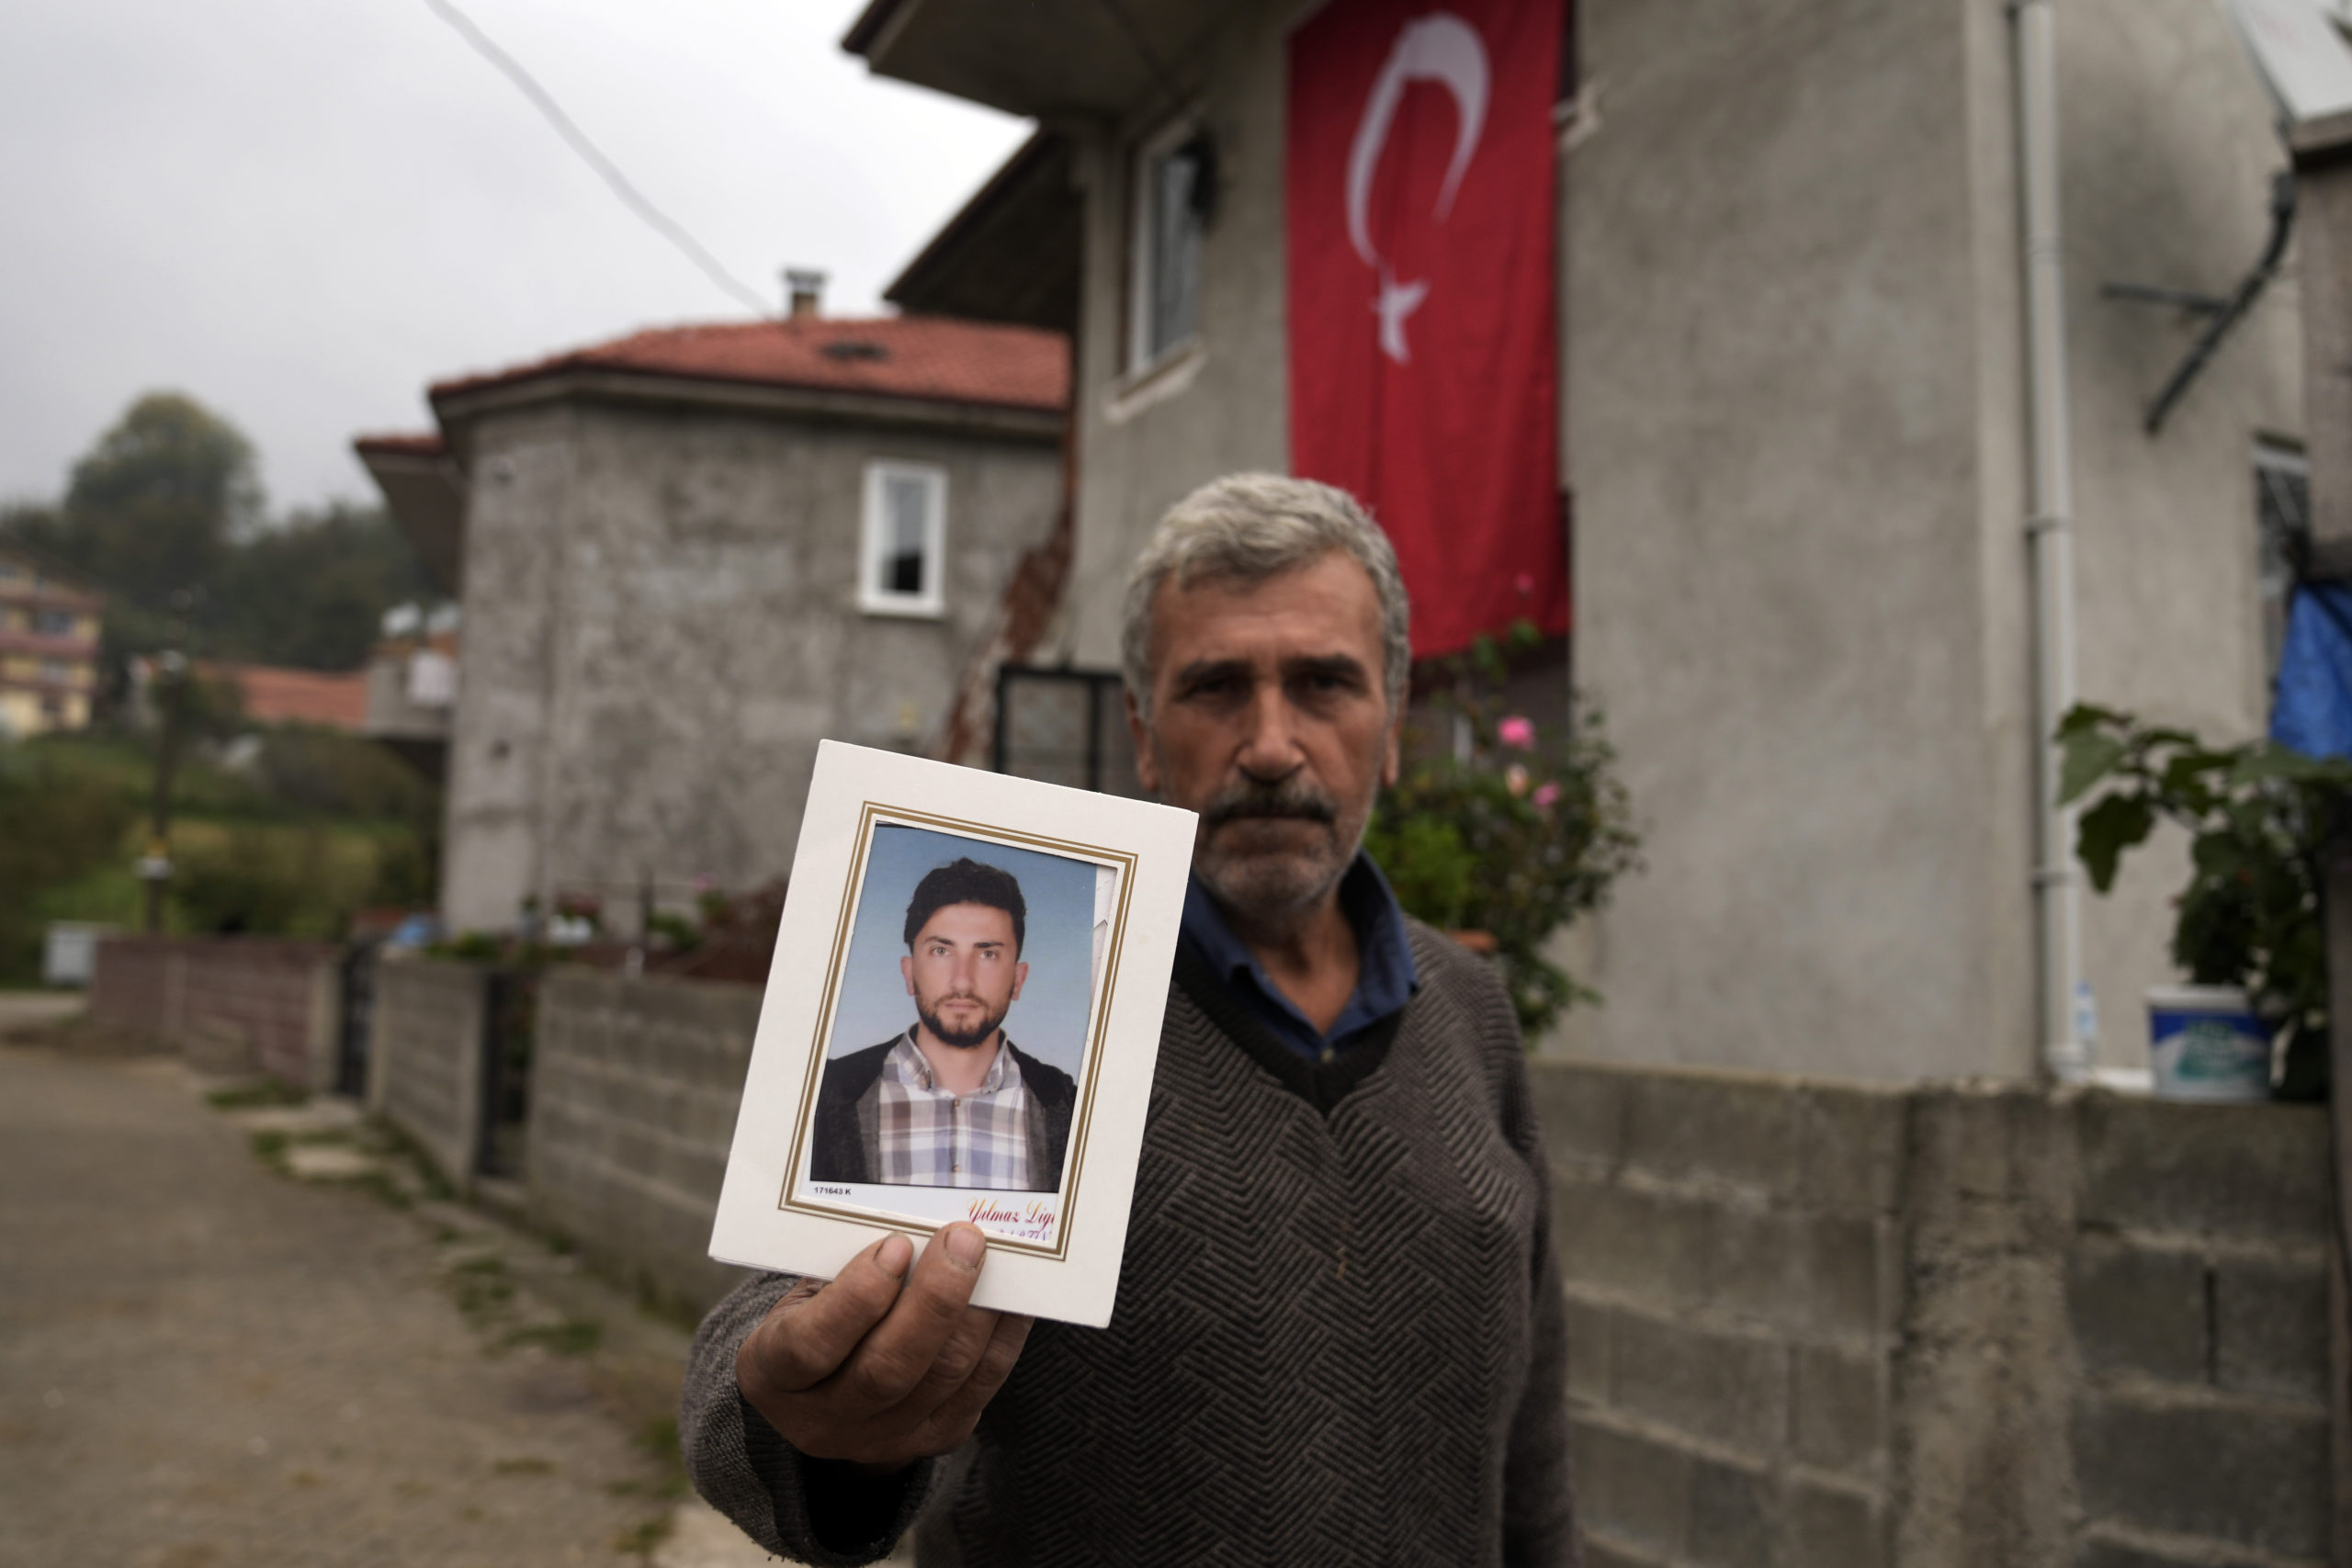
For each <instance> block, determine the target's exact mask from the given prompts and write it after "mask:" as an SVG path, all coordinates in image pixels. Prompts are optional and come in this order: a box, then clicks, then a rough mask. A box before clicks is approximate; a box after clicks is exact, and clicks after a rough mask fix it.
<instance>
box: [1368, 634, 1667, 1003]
mask: <svg viewBox="0 0 2352 1568" xmlns="http://www.w3.org/2000/svg"><path fill="white" fill-rule="evenodd" d="M1511 640H1512V644H1513V646H1514V647H1528V646H1532V644H1533V643H1534V642H1535V641H1536V640H1537V639H1536V637H1535V633H1534V631H1533V628H1532V627H1528V626H1520V627H1517V628H1514V631H1513V633H1512V639H1511ZM1448 673H1449V675H1450V676H1451V678H1452V682H1453V684H1452V686H1451V688H1450V689H1449V690H1448V691H1446V692H1445V693H1444V694H1442V695H1441V696H1440V697H1439V698H1438V699H1437V700H1436V701H1435V702H1433V703H1432V704H1431V705H1430V709H1431V714H1432V716H1434V717H1436V718H1438V719H1439V720H1440V721H1441V723H1442V725H1443V727H1444V728H1445V729H1446V730H1449V731H1453V730H1456V729H1459V730H1461V731H1462V732H1463V734H1464V736H1465V738H1466V740H1467V744H1466V745H1465V746H1460V747H1457V746H1456V745H1454V744H1453V743H1451V742H1452V737H1451V736H1449V735H1444V734H1440V735H1434V736H1433V735H1427V734H1413V735H1410V736H1408V749H1407V756H1408V761H1407V763H1406V766H1405V768H1404V771H1403V773H1402V776H1401V777H1400V778H1399V779H1398V780H1397V785H1396V787H1395V788H1393V789H1391V790H1389V791H1388V792H1387V793H1386V794H1385V795H1384V796H1383V797H1382V799H1381V802H1380V807H1379V809H1378V810H1377V811H1376V812H1375V813H1374V817H1373V821H1372V825H1371V827H1370V828H1369V829H1367V831H1366V832H1365V835H1364V847H1365V848H1366V849H1367V850H1369V851H1370V852H1372V857H1373V859H1374V860H1375V861H1377V862H1379V863H1380V866H1381V869H1382V870H1383V871H1385V873H1387V874H1388V880H1389V885H1390V886H1392V887H1394V888H1395V889H1396V892H1397V901H1398V902H1399V903H1401V904H1403V905H1404V906H1405V908H1406V909H1407V910H1408V911H1409V912H1411V913H1412V914H1415V915H1418V916H1419V917H1420V918H1421V919H1424V920H1427V921H1429V922H1430V924H1431V925H1434V926H1438V927H1441V928H1442V929H1444V930H1448V931H1481V932H1484V933H1485V934H1486V935H1487V936H1488V937H1490V938H1491V939H1492V940H1493V942H1494V946H1495V954H1496V957H1497V958H1498V960H1499V962H1500V964H1501V965H1502V971H1503V979H1504V983H1505V985H1506V986H1507V987H1509V989H1510V998H1511V1005H1512V1007H1513V1008H1514V1009H1515V1010H1517V1011H1518V1014H1519V1021H1520V1026H1521V1029H1522V1030H1524V1031H1525V1032H1527V1033H1529V1034H1530V1035H1533V1034H1535V1033H1537V1032H1541V1031H1542V1030H1543V1029H1544V1028H1545V1027H1546V1026H1548V1025H1549V1024H1550V1023H1551V1022H1552V1021H1553V1020H1555V1019H1556V1018H1557V1017H1558V1016H1559V1015H1560V1013H1561V1012H1562V1011H1564V1010H1566V1009H1567V1008H1568V1007H1570V1006H1572V1005H1574V1004H1576V1003H1577V1002H1587V1003H1590V1002H1598V1001H1599V1000H1600V995H1599V993H1598V992H1595V991H1593V990H1592V989H1591V988H1590V987H1586V986H1583V985H1580V984H1578V983H1577V980H1576V979H1575V978H1574V977H1573V976H1570V975H1569V974H1568V973H1567V971H1566V970H1565V969H1563V968H1561V967H1560V966H1559V965H1558V964H1555V963H1553V962H1552V961H1551V960H1550V959H1549V958H1547V957H1545V956H1544V951H1543V948H1544V942H1545V941H1546V939H1548V938H1549V937H1550V936H1551V935H1552V933H1553V932H1554V931H1557V930H1559V929H1560V928H1561V927H1562V926H1565V925H1566V924H1567V923H1568V922H1569V921H1571V920H1573V919H1575V918H1576V917H1577V915H1579V914H1582V913H1584V912H1586V911H1587V910H1590V909H1595V908H1600V905H1601V904H1602V903H1603V902H1604V901H1605V900H1606V899H1607V897H1608V895H1609V888H1610V886H1611V883H1613V882H1614V881H1615V880H1616V879H1617V877H1618V876H1619V875H1620V874H1623V873H1624V872H1627V871H1630V870H1632V869H1634V867H1635V866H1636V865H1637V864H1638V858H1637V852H1638V850H1639V848H1640V840H1639V838H1638V836H1637V835H1636V834H1635V833H1634V827H1633V811H1632V807H1631V804H1630V802H1629V801H1628V799H1627V797H1626V795H1625V790H1624V786H1623V784H1621V783H1620V782H1619V781H1618V779H1617V777H1616V774H1615V773H1614V763H1615V760H1616V753H1615V752H1614V750H1611V747H1610V745H1609V743H1608V741H1607V740H1606V739H1604V738H1603V736H1602V733H1601V720H1600V715H1599V714H1598V713H1588V714H1586V715H1585V716H1583V718H1582V719H1581V720H1579V721H1577V722H1575V723H1572V724H1568V725H1564V726H1562V727H1560V728H1558V729H1557V730H1556V731H1555V732H1554V733H1552V734H1549V735H1545V734H1543V733H1540V732H1539V730H1538V728H1537V726H1536V725H1535V724H1534V723H1533V722H1532V721H1531V720H1529V719H1528V718H1526V717H1525V716H1520V715H1515V714H1510V713H1507V712H1506V711H1505V709H1504V705H1503V700H1502V694H1501V690H1500V688H1501V684H1502V681H1503V678H1504V676H1505V674H1506V673H1507V669H1506V665H1505V660H1504V655H1503V650H1502V649H1501V648H1499V647H1498V646H1497V645H1496V644H1495V643H1494V642H1492V641H1489V640H1483V639H1482V640H1481V641H1480V642H1479V643H1478V644H1477V645H1476V647H1474V648H1473V649H1471V651H1470V652H1469V653H1468V654H1467V655H1464V656H1463V657H1462V658H1460V659H1457V660H1453V661H1451V665H1450V668H1449V671H1448Z"/></svg>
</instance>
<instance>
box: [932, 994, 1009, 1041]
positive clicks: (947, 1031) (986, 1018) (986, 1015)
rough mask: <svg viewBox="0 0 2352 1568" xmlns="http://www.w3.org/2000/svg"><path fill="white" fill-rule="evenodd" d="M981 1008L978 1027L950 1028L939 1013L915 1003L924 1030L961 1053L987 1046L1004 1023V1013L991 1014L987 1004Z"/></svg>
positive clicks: (965, 998) (964, 998) (953, 998)
mask: <svg viewBox="0 0 2352 1568" xmlns="http://www.w3.org/2000/svg"><path fill="white" fill-rule="evenodd" d="M943 999H944V1000H947V1001H977V999H978V998H971V997H948V998H943ZM979 1006H980V1021H979V1023H978V1025H977V1026H976V1027H974V1028H971V1029H951V1028H949V1027H948V1025H947V1024H946V1023H945V1022H944V1021H943V1020H942V1019H941V1018H940V1016H939V1014H938V1013H936V1012H934V1011H933V1010H931V1009H930V1008H928V1007H925V1006H923V1005H922V1001H921V1000H920V999H918V1000H917V1001H916V1003H915V1016H916V1017H917V1018H919V1019H921V1020H922V1026H923V1028H924V1029H926V1030H928V1031H930V1032H931V1037H932V1038H933V1040H936V1041H938V1042H939V1043H941V1044H942V1045H953V1046H955V1047H956V1049H957V1050H959V1051H970V1050H976V1049H978V1047H980V1046H982V1045H985V1044H987V1043H989V1040H991V1039H992V1038H994V1037H995V1034H996V1031H997V1025H999V1024H1001V1023H1002V1022H1003V1021H1004V1014H1003V1013H1001V1012H998V1013H992V1012H989V1010H988V1006H987V1004H986V1003H980V1004H979Z"/></svg>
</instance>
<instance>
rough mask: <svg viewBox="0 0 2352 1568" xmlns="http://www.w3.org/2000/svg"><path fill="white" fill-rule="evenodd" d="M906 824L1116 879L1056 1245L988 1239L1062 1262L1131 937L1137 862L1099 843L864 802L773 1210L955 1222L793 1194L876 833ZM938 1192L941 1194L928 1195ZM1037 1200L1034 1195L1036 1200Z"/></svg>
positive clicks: (919, 1224)
mask: <svg viewBox="0 0 2352 1568" xmlns="http://www.w3.org/2000/svg"><path fill="white" fill-rule="evenodd" d="M899 824H903V825H905V826H908V827H913V828H927V829H933V831H937V832H944V833H953V834H956V835H958V836H960V837H963V838H967V839H978V840H980V841H982V842H984V843H1000V844H1005V845H1008V846H1011V847H1012V848H1016V849H1028V850H1036V851H1039V852H1043V853H1046V854H1052V855H1059V856H1061V857H1062V858H1064V859H1067V860H1083V861H1088V862H1091V863H1094V864H1096V865H1107V866H1111V867H1114V868H1115V869H1116V870H1117V871H1118V873H1119V900H1118V908H1117V912H1116V913H1115V914H1114V916H1113V917H1112V920H1111V941H1110V945H1109V948H1108V951H1107V952H1106V953H1105V954H1104V959H1103V994H1102V995H1101V996H1099V997H1094V998H1091V1009H1092V1011H1091V1028H1090V1030H1089V1034H1088V1039H1087V1041H1086V1046H1085V1051H1086V1055H1085V1059H1084V1061H1083V1062H1081V1063H1080V1068H1079V1071H1080V1084H1079V1091H1078V1107H1077V1112H1076V1114H1075V1115H1073V1116H1072V1117H1071V1118H1070V1128H1069V1141H1070V1146H1069V1151H1068V1153H1067V1154H1066V1155H1065V1156H1063V1161H1062V1187H1061V1191H1060V1193H1059V1197H1060V1201H1061V1211H1060V1213H1059V1214H1058V1215H1057V1217H1056V1223H1055V1228H1054V1243H1053V1245H1052V1246H1050V1247H1048V1246H1046V1245H1045V1244H1044V1243H1041V1242H1034V1241H1023V1240H1021V1239H1019V1238H1017V1237H1012V1236H1005V1235H998V1234H996V1233H995V1232H993V1231H990V1232H989V1247H991V1248H994V1247H1004V1248H1006V1249H1008V1250H1012V1251H1017V1252H1026V1253H1030V1254H1033V1255H1035V1256H1036V1257H1040V1258H1054V1259H1056V1260H1059V1259H1061V1258H1064V1257H1065V1256H1067V1254H1068V1253H1069V1237H1070V1229H1071V1220H1072V1219H1073V1217H1074V1216H1075V1215H1076V1214H1077V1213H1078V1190H1079V1182H1080V1178H1081V1177H1083V1176H1084V1174H1085V1169H1086V1143H1087V1131H1088V1123H1089V1122H1091V1120H1092V1117H1093V1113H1094V1090H1095V1086H1096V1085H1097V1084H1098V1083H1099V1082H1100V1080H1101V1077H1102V1065H1103V1035H1104V1033H1105V1032H1107V1031H1108V1030H1109V1028H1110V1021H1111V998H1112V996H1113V994H1114V992H1115V991H1116V990H1117V988H1118V981H1119V955H1120V944H1121V941H1122V939H1123V938H1124V936H1125V932H1126V926H1127V904H1128V900H1129V899H1131V898H1132V897H1134V896H1135V882H1136V875H1135V873H1136V855H1135V854H1134V852H1131V851H1126V850H1114V849H1106V848H1104V847H1103V846H1102V845H1099V844H1081V843H1077V842H1074V841H1072V840H1068V839H1054V838H1047V837H1046V836H1045V835H1043V834H1039V833H1024V832H1022V831H1020V830H1018V829H1011V828H1001V827H997V826H995V825H993V824H991V823H986V822H967V821H964V820H962V819H960V818H954V817H941V816H938V815H936V814H935V813H933V812H928V811H914V810H910V809H907V808H905V807H895V806H885V805H883V804H881V803H880V802H878V801H872V800H869V801H866V802H865V803H864V808H863V809H862V810H861V811H860V812H859V814H858V822H857V852H856V853H855V854H854V855H853V856H852V857H851V859H850V867H849V875H848V878H847V879H846V881H845V882H844V883H843V885H842V897H841V912H840V914H839V916H838V917H837V918H836V919H835V923H834V926H833V946H832V953H831V957H830V958H829V959H828V961H827V964H826V968H825V996H824V1001H823V1003H822V1005H820V1007H819V1009H818V1010H817V1028H816V1032H815V1037H814V1038H813V1039H811V1040H810V1042H809V1064H808V1071H807V1073H806V1074H805V1075H804V1077H803V1082H802V1084H801V1089H800V1113H799V1115H798V1117H797V1119H796V1120H795V1122H793V1133H792V1151H791V1155H790V1157H789V1158H788V1160H787V1161H786V1165H785V1174H784V1190H783V1191H782V1192H781V1193H780V1194H778V1196H777V1200H776V1207H777V1208H778V1209H782V1210H789V1211H791V1212H793V1213H803V1214H817V1215H821V1216H823V1217H825V1218H827V1219H838V1220H850V1221H854V1222H855V1223H858V1224H875V1223H876V1221H877V1220H878V1221H884V1222H887V1223H890V1224H894V1225H895V1226H896V1228H898V1229H900V1230H903V1231H907V1232H909V1233H911V1234H914V1235H925V1236H928V1235H932V1234H933V1232H935V1231H937V1230H938V1229H939V1228H940V1227H941V1226H942V1225H945V1224H954V1223H955V1222H953V1221H950V1220H922V1219H916V1218H913V1217H912V1216H910V1215H905V1214H901V1213H898V1212H897V1211H895V1210H885V1209H878V1208H874V1207H870V1206H867V1205H864V1204H846V1203H828V1202H820V1201H817V1200H815V1199H813V1198H810V1197H807V1196H803V1195H797V1194H796V1193H795V1192H794V1190H793V1189H794V1188H795V1187H796V1186H798V1185H800V1167H801V1157H802V1156H803V1155H804V1154H805V1153H806V1152H807V1149H808V1145H809V1132H810V1127H811V1124H812V1122H814V1120H815V1109H816V1100H817V1089H818V1085H819V1084H820V1081H821V1080H822V1079H823V1077H824V1070H825V1043H826V1042H827V1041H828V1040H829V1039H831V1036H832V1029H833V1010H834V1005H835V1003H836V1001H837V1000H838V999H839V993H840V990H841V984H842V966H843V964H845V963H846V961H847V959H848V956H849V942H850V933H851V931H852V928H853V927H854V925H855V923H856V920H857V906H858V901H859V900H860V899H861V898H862V897H864V894H865V861H866V853H867V852H868V851H869V850H871V849H872V848H873V845H874V829H876V828H877V827H884V826H892V825H899ZM931 1190H938V1189H931ZM955 1190H957V1191H969V1192H972V1193H974V1194H976V1195H977V1194H981V1193H987V1192H990V1191H993V1190H994V1189H991V1188H986V1187H973V1188H958V1189H955ZM1032 1196H1033V1197H1034V1196H1035V1195H1034V1194H1032Z"/></svg>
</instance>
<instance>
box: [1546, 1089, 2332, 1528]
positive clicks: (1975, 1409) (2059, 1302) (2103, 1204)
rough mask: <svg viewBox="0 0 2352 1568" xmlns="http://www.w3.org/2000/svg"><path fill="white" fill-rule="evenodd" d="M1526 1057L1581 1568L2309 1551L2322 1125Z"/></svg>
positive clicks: (2099, 1101) (2296, 1117) (2157, 1105)
mask: <svg viewBox="0 0 2352 1568" xmlns="http://www.w3.org/2000/svg"><path fill="white" fill-rule="evenodd" d="M1534 1072H1535V1081H1536V1087H1537V1093H1538V1095H1539V1097H1540V1100H1541V1103H1542V1106H1543V1111H1544V1125H1545V1129H1546V1133H1547V1135H1548V1139H1549V1143H1550V1149H1551V1156H1552V1160H1553V1165H1554V1175H1555V1195H1556V1200H1557V1208H1556V1212H1555V1222H1556V1234H1557V1235H1558V1238H1559V1244H1560V1247H1561V1252H1562V1260H1563V1264H1564V1269H1565V1273H1566V1289H1567V1294H1568V1321H1569V1336H1570V1339H1569V1343H1570V1357H1571V1377H1572V1382H1571V1389H1570V1419H1571V1424H1572V1429H1573V1434H1574V1443H1575V1450H1576V1458H1577V1487H1578V1497H1579V1504H1580V1506H1581V1509H1582V1513H1583V1517H1584V1520H1585V1523H1586V1527H1587V1529H1588V1532H1589V1541H1590V1560H1591V1562H1592V1563H1593V1565H1594V1568H1634V1565H1640V1568H1669V1565H1671V1568H1680V1565H1684V1564H1690V1565H1693V1568H1696V1565H1701V1564H1707V1565H1715V1564H1734V1565H1747V1564H1754V1565H1757V1568H1768V1565H1770V1568H1877V1565H1881V1564H1901V1565H1903V1568H1975V1565H1979V1564H2005V1565H2006V1564H2031V1565H2043V1564H2047V1565H2050V1568H2059V1565H2066V1568H2075V1565H2081V1568H2168V1565H2180V1568H2187V1565H2188V1564H2217V1563H2228V1564H2237V1565H2246V1564H2255V1563H2260V1564H2266V1565H2269V1568H2283V1565H2286V1564H2309V1565H2312V1568H2317V1565H2318V1564H2319V1563H2321V1562H2324V1561H2325V1559H2326V1555H2327V1551H2328V1519H2329V1509H2330V1506H2331V1495H2330V1479H2329V1470H2328V1452H2329V1449H2328V1445H2329V1431H2328V1424H2327V1410H2326V1404H2325V1400H2326V1391H2327V1387H2328V1380H2329V1377H2330V1371H2329V1349H2328V1337H2327V1317H2326V1314H2327V1310H2328V1309H2327V1290H2326V1284H2327V1269H2328V1268H2329V1266H2330V1263H2329V1259H2330V1254H2329V1251H2328V1246H2329V1240H2328V1226H2329V1224H2330V1218H2331V1214H2332V1208H2331V1199H2330V1197H2329V1194H2328V1190H2327V1185H2326V1183H2327V1170H2328V1159H2327V1136H2326V1126H2325V1122H2324V1115H2323V1113H2322V1112H2321V1111H2318V1110H2317V1109H2314V1108H2308V1107H2288V1106H2249V1107H2207V1106H2186V1105H2178V1104H2167V1103H2162V1102H2156V1101H2151V1100H2139V1099H2126V1098H2120V1097H2117V1096H2113V1095H2107V1094H2099V1093H2077V1092H2072V1091H2067V1092H2060V1093H2055V1094H2052V1093H2051V1092H2049V1091H2046V1090H2041V1089H2034V1088H2031V1087H2030V1086H2018V1087H2013V1088H2001V1089H1988V1088H1977V1087H1951V1086H1935V1087H1926V1088H1919V1089H1878V1088H1869V1087H1860V1086H1853V1085H1846V1084H1824V1083H1810V1082H1804V1081H1802V1080H1794V1079H1783V1078H1769V1077H1738V1076H1734V1075H1726V1074H1717V1073H1697V1072H1688V1073H1686V1072H1658V1071H1651V1070H1642V1069H1630V1068H1623V1069H1621V1068H1606V1067H1595V1066H1566V1065H1558V1064H1548V1063H1547V1064H1538V1065H1537V1066H1535V1068H1534Z"/></svg>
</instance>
